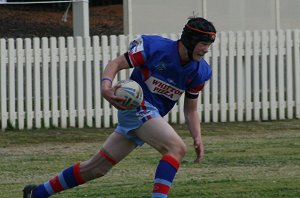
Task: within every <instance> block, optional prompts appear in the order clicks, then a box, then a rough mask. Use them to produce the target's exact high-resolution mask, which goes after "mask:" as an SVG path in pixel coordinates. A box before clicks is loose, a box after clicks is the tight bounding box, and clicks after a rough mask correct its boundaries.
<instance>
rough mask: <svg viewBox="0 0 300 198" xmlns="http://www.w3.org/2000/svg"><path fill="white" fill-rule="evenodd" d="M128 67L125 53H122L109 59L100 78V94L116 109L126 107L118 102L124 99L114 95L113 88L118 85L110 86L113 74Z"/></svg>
mask: <svg viewBox="0 0 300 198" xmlns="http://www.w3.org/2000/svg"><path fill="white" fill-rule="evenodd" d="M128 68H130V66H129V64H128V61H127V59H126V58H125V55H124V54H123V55H121V56H119V57H117V58H115V59H113V60H112V61H110V62H109V63H108V64H107V65H106V67H105V69H104V71H103V75H102V80H101V82H102V84H101V94H102V96H103V97H104V98H105V99H106V100H107V101H108V102H110V103H111V104H112V105H113V106H114V107H116V108H117V109H123V110H124V109H126V107H124V106H122V105H121V104H120V102H121V101H123V100H125V99H124V98H122V97H118V96H116V95H115V90H116V89H117V88H118V87H116V86H112V81H113V80H114V78H115V76H116V75H117V73H118V72H119V71H120V70H122V69H128Z"/></svg>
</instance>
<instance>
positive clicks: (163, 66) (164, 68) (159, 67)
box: [155, 62, 167, 71]
mask: <svg viewBox="0 0 300 198" xmlns="http://www.w3.org/2000/svg"><path fill="white" fill-rule="evenodd" d="M155 69H157V70H158V71H164V70H166V69H167V67H166V64H165V63H164V62H159V64H158V65H156V66H155Z"/></svg>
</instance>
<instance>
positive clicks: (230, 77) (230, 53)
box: [228, 32, 236, 122]
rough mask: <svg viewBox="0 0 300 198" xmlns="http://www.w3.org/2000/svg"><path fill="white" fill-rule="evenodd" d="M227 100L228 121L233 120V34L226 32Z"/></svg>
mask: <svg viewBox="0 0 300 198" xmlns="http://www.w3.org/2000/svg"><path fill="white" fill-rule="evenodd" d="M228 36H229V40H228V94H229V96H228V98H229V99H228V100H229V101H228V102H229V121H230V122H234V121H235V109H236V107H235V105H236V104H235V68H234V65H235V62H234V58H235V34H234V33H233V32H229V33H228Z"/></svg>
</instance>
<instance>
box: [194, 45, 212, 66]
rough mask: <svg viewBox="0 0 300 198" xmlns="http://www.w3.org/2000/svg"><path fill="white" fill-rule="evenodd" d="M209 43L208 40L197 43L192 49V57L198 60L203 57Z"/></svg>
mask: <svg viewBox="0 0 300 198" xmlns="http://www.w3.org/2000/svg"><path fill="white" fill-rule="evenodd" d="M210 45H211V43H210V42H203V41H201V42H199V43H197V45H196V46H195V48H194V51H193V59H194V60H195V61H200V59H201V58H203V57H204V55H205V54H206V53H207V52H208V49H209V47H210Z"/></svg>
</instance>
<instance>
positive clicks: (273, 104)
mask: <svg viewBox="0 0 300 198" xmlns="http://www.w3.org/2000/svg"><path fill="white" fill-rule="evenodd" d="M269 38H270V40H269V45H270V55H269V95H270V105H269V108H270V118H271V120H276V119H277V100H276V70H277V64H276V54H277V51H276V45H277V42H276V41H277V38H276V36H275V30H270V32H269Z"/></svg>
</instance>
